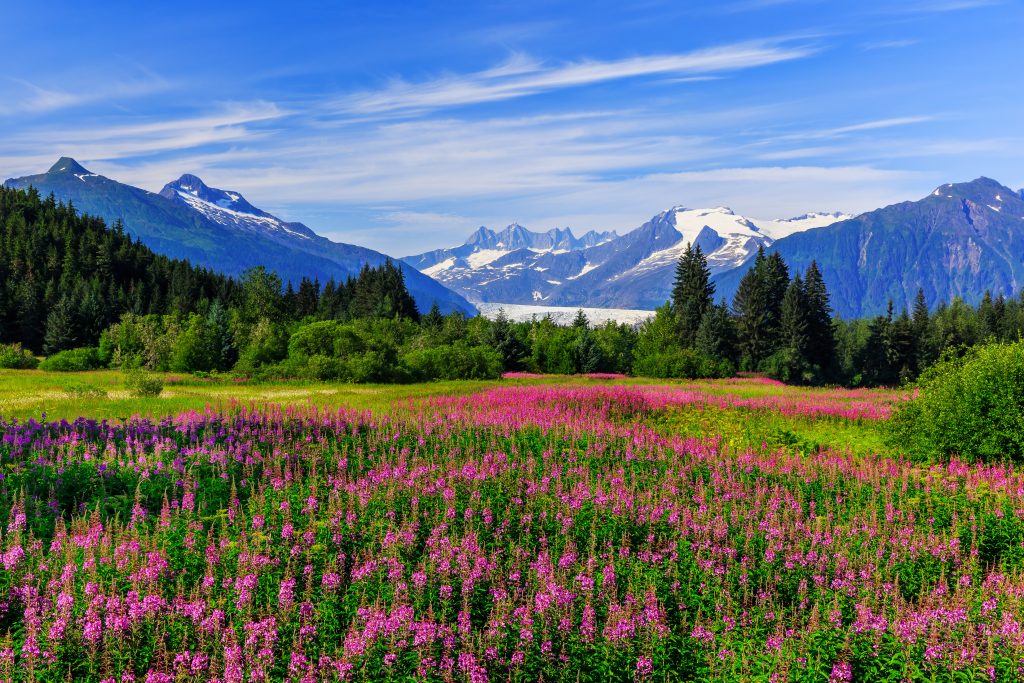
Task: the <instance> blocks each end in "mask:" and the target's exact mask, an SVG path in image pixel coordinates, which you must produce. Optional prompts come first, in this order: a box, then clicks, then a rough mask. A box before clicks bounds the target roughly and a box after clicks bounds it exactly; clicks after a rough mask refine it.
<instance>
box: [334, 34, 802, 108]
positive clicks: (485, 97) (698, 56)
mask: <svg viewBox="0 0 1024 683" xmlns="http://www.w3.org/2000/svg"><path fill="white" fill-rule="evenodd" d="M817 51H818V48H816V47H813V46H810V45H786V44H784V43H782V42H770V41H756V42H745V43H736V44H732V45H725V46H719V47H713V48H707V49H703V50H696V51H693V52H687V53H683V54H675V55H650V56H643V57H631V58H627V59H620V60H614V61H597V60H590V61H580V62H572V63H568V64H561V65H558V66H546V65H544V64H542V63H540V62H537V61H534V60H531V59H530V58H528V57H525V56H523V55H517V56H515V57H514V58H513V59H511V60H509V61H508V62H506V63H504V64H501V65H499V66H497V67H494V68H492V69H487V70H485V71H479V72H475V73H470V74H463V75H450V76H443V77H440V78H437V79H434V80H431V81H425V82H421V83H409V82H406V81H395V82H393V83H391V84H390V85H388V86H387V87H385V88H383V89H380V90H376V91H365V92H361V93H356V94H353V95H350V96H347V97H345V98H342V99H341V100H340V101H339V102H338V108H339V110H340V111H342V112H347V113H351V114H357V115H367V114H382V113H389V112H422V111H432V110H437V109H444V108H449V107H460V106H466V105H471V104H481V103H485V102H497V101H501V100H508V99H513V98H518V97H526V96H530V95H536V94H540V93H544V92H549V91H553V90H561V89H565V88H575V87H581V86H586V85H594V84H597V83H604V82H609V81H616V80H622V79H629V78H638V77H642V76H677V77H678V76H699V75H707V74H715V73H721V72H728V71H736V70H739V69H748V68H753V67H758V66H765V65H768V64H777V63H779V62H787V61H792V60H796V59H802V58H805V57H808V56H810V55H812V54H814V53H816V52H817Z"/></svg>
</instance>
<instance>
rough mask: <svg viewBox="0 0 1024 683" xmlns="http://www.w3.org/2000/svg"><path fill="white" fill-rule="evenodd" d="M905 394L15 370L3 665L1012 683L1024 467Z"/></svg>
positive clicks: (502, 677) (621, 381)
mask: <svg viewBox="0 0 1024 683" xmlns="http://www.w3.org/2000/svg"><path fill="white" fill-rule="evenodd" d="M91 389H96V391H91ZM907 398H908V396H907V395H906V394H905V393H901V392H897V391H887V390H871V391H866V390H841V389H798V388H793V387H785V386H782V385H780V384H778V383H776V382H772V381H770V380H764V379H761V378H746V379H735V380H720V381H708V382H677V383H666V382H664V381H659V382H651V381H642V380H627V379H625V378H619V377H614V376H603V375H598V376H593V377H576V378H559V379H555V378H550V377H535V376H522V375H520V376H514V377H508V378H506V379H503V380H500V381H494V382H476V383H466V382H459V383H435V384H424V385H409V386H404V387H393V386H392V387H382V386H381V387H375V386H361V387H352V386H344V385H342V386H337V385H329V384H303V383H280V384H260V385H249V384H235V383H232V382H231V381H209V380H200V379H198V378H185V377H181V378H174V377H168V378H165V390H164V392H163V394H161V396H159V397H155V398H150V399H136V398H131V397H130V396H128V395H127V393H125V391H124V389H123V387H122V385H121V378H120V376H119V375H118V374H117V373H87V374H83V375H81V376H55V375H53V374H47V373H40V372H18V373H3V374H2V375H0V413H2V414H3V418H2V419H3V422H2V424H0V432H2V435H3V436H2V441H0V472H2V480H0V525H2V532H0V533H2V540H0V564H2V569H0V586H2V587H3V597H2V599H0V633H2V634H5V635H3V636H2V637H0V676H2V677H4V678H5V679H9V680H26V681H27V680H61V681H63V680H88V681H104V682H111V681H117V682H122V681H124V682H127V681H153V682H156V681H222V682H225V683H226V682H228V681H232V682H240V681H271V680H273V681H278V680H289V681H319V680H346V681H412V680H426V681H472V682H477V681H536V680H559V679H565V680H573V681H677V680H718V681H821V682H823V683H825V682H828V683H833V682H838V681H854V680H857V681H904V680H911V681H993V680H1017V679H1018V678H1020V676H1021V672H1020V671H1019V668H1018V667H1019V666H1020V664H1021V662H1022V659H1021V657H1022V655H1024V625H1022V620H1024V608H1022V604H1021V597H1020V596H1022V595H1024V580H1022V578H1021V566H1022V564H1024V524H1021V521H1020V519H1021V517H1022V516H1024V476H1021V475H1020V474H1019V473H1018V472H1016V471H1015V470H1014V469H1013V468H1012V467H1010V466H1004V465H994V464H989V465H981V464H977V465H976V464H967V463H963V462H958V461H956V460H954V461H952V462H947V463H941V464H940V463H929V462H924V461H920V460H918V459H915V458H913V457H912V454H903V453H899V452H896V451H894V450H893V449H892V448H890V447H888V446H887V445H886V440H885V429H884V424H885V420H886V419H887V418H888V417H889V415H890V414H891V412H892V410H893V409H894V408H895V407H896V406H898V405H899V404H900V402H902V401H904V400H907ZM44 408H45V410H46V413H47V416H46V418H45V419H44V418H43V417H42V411H43V409H44ZM133 414H134V415H136V416H135V417H131V415H133Z"/></svg>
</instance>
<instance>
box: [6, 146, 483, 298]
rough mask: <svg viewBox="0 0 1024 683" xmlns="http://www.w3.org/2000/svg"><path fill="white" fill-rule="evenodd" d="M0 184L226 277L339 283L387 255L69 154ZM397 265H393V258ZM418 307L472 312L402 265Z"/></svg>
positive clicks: (207, 193)
mask: <svg viewBox="0 0 1024 683" xmlns="http://www.w3.org/2000/svg"><path fill="white" fill-rule="evenodd" d="M4 185H5V186H7V187H11V188H20V189H26V188H28V187H30V186H31V187H34V188H36V190H38V191H39V193H40V194H42V195H43V196H47V195H49V194H51V193H52V194H53V195H54V196H55V197H56V198H57V199H58V200H60V201H64V202H71V203H72V204H73V205H74V206H75V207H76V208H77V209H78V210H79V211H81V212H82V213H87V214H90V215H93V216H99V217H101V218H103V219H104V220H106V221H107V223H108V224H110V225H113V224H114V223H115V222H118V221H119V222H120V223H121V224H122V225H123V227H124V230H125V231H126V232H127V233H128V234H130V235H132V236H134V237H136V238H138V239H139V240H140V241H141V242H143V243H144V244H145V245H146V246H148V247H150V248H151V249H153V250H154V251H156V252H157V253H160V254H164V255H166V256H169V257H172V258H185V259H188V260H189V261H191V262H192V263H194V264H196V265H199V266H203V267H206V268H210V269H212V270H215V271H218V272H222V273H225V274H228V275H240V274H241V273H243V272H244V271H245V270H246V269H247V268H250V267H252V266H256V265H263V266H266V267H267V268H268V269H271V270H274V271H275V272H276V273H277V274H278V275H279V276H280V277H281V279H282V280H283V281H285V282H288V281H291V282H293V283H294V284H295V285H296V286H297V285H298V283H299V282H300V281H301V279H302V278H303V277H308V278H311V279H313V278H318V279H319V280H320V282H321V283H325V282H327V281H328V280H330V279H331V278H334V279H335V280H336V281H342V280H344V279H345V278H347V277H349V276H355V275H357V274H358V272H359V270H360V269H361V268H362V267H363V266H364V265H370V266H379V265H381V264H383V263H384V262H385V261H386V260H387V259H388V258H389V257H388V256H386V255H384V254H381V253H380V252H377V251H373V250H372V249H367V248H365V247H359V246H355V245H351V244H342V243H339V242H332V241H331V240H329V239H327V238H325V237H322V236H320V235H318V234H316V233H315V232H314V231H313V230H311V229H310V228H308V227H307V226H305V225H303V224H302V223H292V222H287V221H283V220H281V219H280V218H277V217H276V216H273V215H271V214H269V213H267V212H265V211H261V210H260V209H258V208H256V207H255V206H253V205H252V204H250V203H249V202H248V201H246V200H245V198H244V197H242V195H241V194H239V193H238V192H232V191H229V190H219V189H216V188H212V187H208V186H207V185H206V184H205V183H203V181H202V180H201V179H199V178H197V177H196V176H194V175H188V174H186V175H183V176H181V177H180V178H178V179H177V180H175V181H173V182H171V183H168V184H167V185H166V186H164V188H163V189H162V190H161V191H160V192H159V193H158V194H157V193H153V192H148V191H146V190H142V189H140V188H137V187H133V186H131V185H125V184H123V183H119V182H117V181H115V180H111V179H110V178H106V177H104V176H101V175H98V174H96V173H91V172H90V171H88V170H87V169H86V168H84V167H83V166H82V165H81V164H79V163H78V162H77V161H75V160H74V159H71V158H69V157H62V158H60V159H59V160H58V161H57V163H55V164H54V165H53V166H52V167H51V168H50V169H49V170H48V171H47V172H46V173H42V174H39V175H33V176H26V177H23V178H14V179H10V180H7V181H5V183H4ZM396 263H399V262H398V261H397V260H396ZM402 270H403V272H404V274H405V279H406V285H407V286H408V288H409V292H410V293H411V294H412V295H413V297H414V298H415V299H416V303H417V306H418V307H419V308H420V309H422V310H424V311H425V310H427V309H428V308H430V306H431V305H433V303H434V302H437V304H438V306H440V308H441V310H442V311H445V312H450V311H456V310H458V311H462V312H464V313H467V314H473V313H475V312H476V309H475V307H474V306H472V305H471V304H470V303H469V302H468V301H466V299H465V298H463V297H462V296H460V295H458V294H456V293H454V292H452V291H451V290H449V289H448V288H446V287H445V286H444V285H443V284H441V283H439V282H437V281H436V280H434V279H432V278H430V277H428V276H427V275H424V274H422V273H420V272H419V271H417V270H416V269H415V268H412V267H404V268H402Z"/></svg>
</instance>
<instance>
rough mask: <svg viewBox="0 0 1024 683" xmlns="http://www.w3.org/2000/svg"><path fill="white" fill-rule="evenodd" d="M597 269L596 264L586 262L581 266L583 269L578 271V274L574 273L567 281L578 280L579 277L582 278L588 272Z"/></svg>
mask: <svg viewBox="0 0 1024 683" xmlns="http://www.w3.org/2000/svg"><path fill="white" fill-rule="evenodd" d="M597 267H598V265H597V264H595V263H591V262H590V261H587V262H586V263H584V264H583V268H582V269H581V270H580V272H578V273H576V274H575V275H570V276H569V279H570V280H576V279H578V278H581V277H583V276H584V275H586V274H587V273H589V272H590V271H592V270H594V269H595V268H597Z"/></svg>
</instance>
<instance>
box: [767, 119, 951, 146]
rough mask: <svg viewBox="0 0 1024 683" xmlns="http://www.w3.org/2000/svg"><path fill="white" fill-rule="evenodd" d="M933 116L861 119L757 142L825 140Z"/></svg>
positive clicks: (775, 142) (898, 125)
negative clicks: (857, 121)
mask: <svg viewBox="0 0 1024 683" xmlns="http://www.w3.org/2000/svg"><path fill="white" fill-rule="evenodd" d="M935 118H936V117H934V116H895V117H891V118H885V119H874V120H872V121H862V122H860V123H854V124H850V125H846V126H838V127H836V128H825V129H822V130H811V131H802V132H799V133H788V134H785V135H778V136H774V137H771V138H767V139H765V140H762V141H761V142H760V143H759V144H777V143H781V142H797V141H804V140H827V139H829V138H842V137H846V136H849V135H851V134H854V133H863V132H866V131H875V130H884V129H886V128H898V127H902V126H912V125H916V124H919V123H927V122H929V121H934V120H935Z"/></svg>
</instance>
